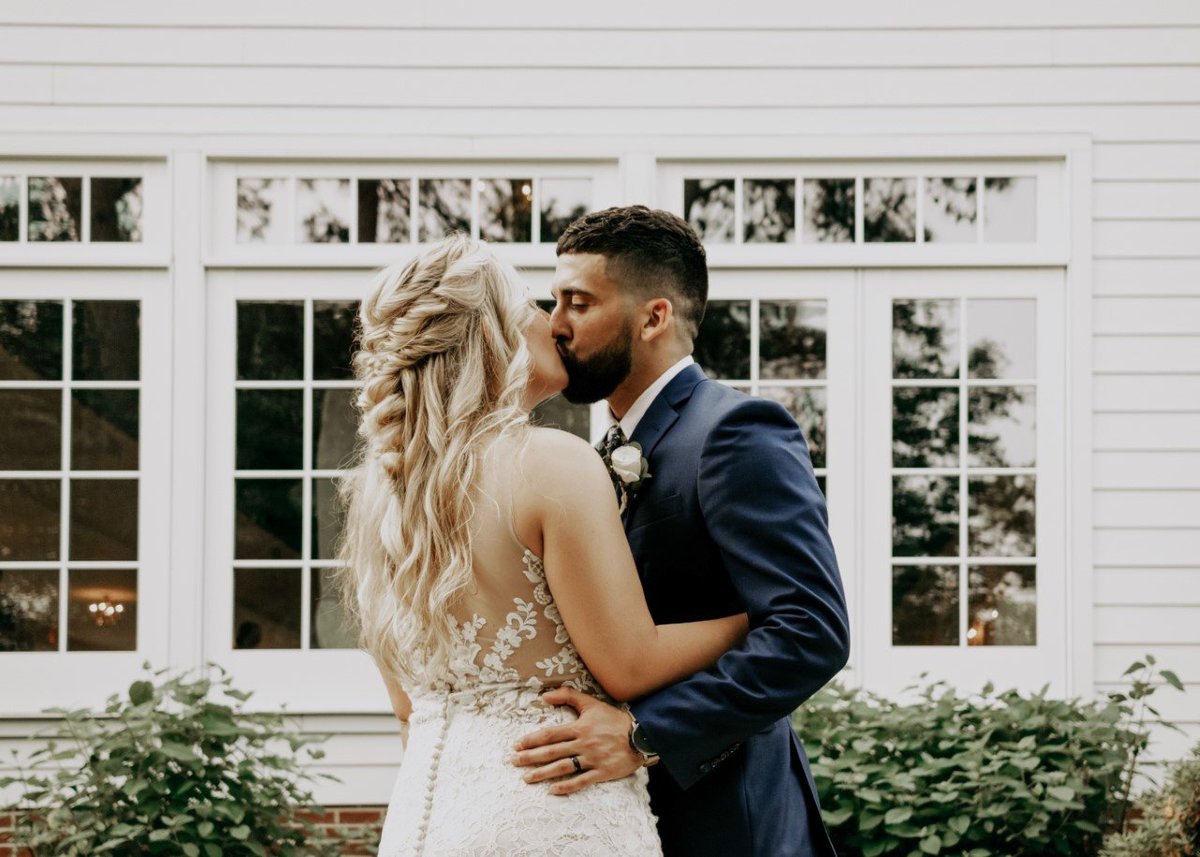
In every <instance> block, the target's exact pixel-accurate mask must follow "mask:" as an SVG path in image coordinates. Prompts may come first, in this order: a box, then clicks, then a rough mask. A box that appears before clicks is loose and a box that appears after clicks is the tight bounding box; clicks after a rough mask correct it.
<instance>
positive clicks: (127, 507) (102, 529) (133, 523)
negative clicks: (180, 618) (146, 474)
mask: <svg viewBox="0 0 1200 857" xmlns="http://www.w3.org/2000/svg"><path fill="white" fill-rule="evenodd" d="M137 519H138V483H137V480H136V479H72V480H71V545H70V557H71V559H84V560H127V559H137V550H138V544H137Z"/></svg>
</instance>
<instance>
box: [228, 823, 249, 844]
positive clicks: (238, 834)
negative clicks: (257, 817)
mask: <svg viewBox="0 0 1200 857" xmlns="http://www.w3.org/2000/svg"><path fill="white" fill-rule="evenodd" d="M229 835H230V836H232V837H233V838H234V839H238V840H242V839H245V838H246V837H248V836H249V835H250V828H249V827H248V826H246V825H245V824H239V825H238V826H237V827H235V828H233V829H232V830H230V831H229Z"/></svg>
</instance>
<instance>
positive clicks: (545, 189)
mask: <svg viewBox="0 0 1200 857" xmlns="http://www.w3.org/2000/svg"><path fill="white" fill-rule="evenodd" d="M541 194H542V198H541V209H542V210H541V218H542V241H543V242H544V243H545V242H550V243H553V242H556V241H558V237H559V236H560V235H562V233H563V230H564V229H566V228H567V227H568V226H569V225H570V224H571V221H573V220H575V219H576V218H578V217H582V216H583V215H584V214H586V213H587V212H588V211H589V210H590V209H591V207H592V180H591V179H542V180H541Z"/></svg>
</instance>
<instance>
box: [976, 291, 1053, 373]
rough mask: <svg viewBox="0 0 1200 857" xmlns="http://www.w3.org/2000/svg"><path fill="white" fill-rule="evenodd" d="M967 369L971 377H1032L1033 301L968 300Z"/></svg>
mask: <svg viewBox="0 0 1200 857" xmlns="http://www.w3.org/2000/svg"><path fill="white" fill-rule="evenodd" d="M967 370H968V372H969V377H971V378H1034V377H1036V375H1037V302H1036V301H1035V300H1033V299H1020V300H1018V299H1012V298H999V299H993V298H972V299H970V300H968V301H967Z"/></svg>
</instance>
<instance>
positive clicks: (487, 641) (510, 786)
mask: <svg viewBox="0 0 1200 857" xmlns="http://www.w3.org/2000/svg"><path fill="white" fill-rule="evenodd" d="M522 566H523V568H522V571H521V573H520V574H519V575H518V574H512V575H509V576H504V577H503V578H502V579H500V580H497V581H494V582H491V585H489V581H487V580H486V579H485V580H480V581H478V585H477V587H476V588H475V590H474V591H473V592H472V593H471V595H470V596H469V597H468V598H467V599H466V601H465V603H464V605H463V606H462V607H461V608H460V610H461V611H462V615H458V616H457V631H456V634H455V645H454V651H453V653H452V657H451V661H450V665H449V668H448V669H447V671H446V673H445V675H440V676H436V677H429V678H428V679H427V680H426V681H425V682H424V683H423V684H422V686H419V687H409V688H406V690H407V691H408V694H409V696H410V698H411V699H412V703H413V712H412V716H411V717H410V719H409V737H408V747H407V748H406V750H405V753H404V762H403V764H402V765H401V769H400V773H399V775H398V777H397V779H396V784H395V788H394V789H393V792H392V798H391V802H390V804H389V806H388V811H387V817H386V819H385V821H384V827H383V838H382V841H381V842H380V846H379V857H399V855H404V857H412V855H430V857H434V855H436V857H459V855H472V857H483V855H497V856H498V855H506V857H507V856H508V855H522V857H537V855H545V857H550V855H555V857H576V855H578V857H582V855H593V854H597V855H598V854H604V855H638V857H646V855H650V856H651V857H652V855H660V854H661V853H662V852H661V847H660V845H659V840H658V834H657V832H656V830H655V824H654V816H653V815H652V814H651V812H650V800H649V796H648V794H647V792H646V771H645V770H644V769H643V770H639V771H637V772H636V774H635V775H634V776H632V777H626V778H625V779H623V780H618V781H615V782H609V783H600V784H598V785H594V786H592V787H590V788H587V789H584V790H583V791H581V792H578V793H576V794H573V795H567V796H558V795H552V794H550V792H549V784H548V783H537V784H533V785H530V784H528V783H526V782H524V780H523V779H522V775H523V773H524V771H523V770H522V769H518V768H515V767H513V766H512V765H511V764H510V763H509V762H508V761H507V757H508V756H509V754H510V753H512V748H513V744H514V743H515V742H516V741H517V739H519V738H520V737H521V736H523V735H526V734H528V733H529V732H532V731H534V730H536V729H539V728H541V727H543V726H547V725H551V724H557V723H566V722H569V721H571V720H573V719H574V718H575V716H576V715H575V712H574V711H573V710H572V709H569V708H556V707H554V706H551V705H548V704H547V703H545V702H544V701H543V700H542V699H541V697H540V694H541V692H542V691H544V690H548V689H550V688H552V687H558V686H564V685H565V686H568V687H573V688H575V689H577V690H581V691H584V692H587V693H591V694H594V695H599V696H602V697H603V696H604V694H603V691H602V690H601V688H600V686H599V685H598V684H597V683H596V681H595V679H593V678H592V675H591V673H589V672H588V670H587V667H586V666H585V665H584V663H583V661H582V660H581V659H580V657H579V655H578V653H577V652H576V651H575V647H574V646H573V645H572V644H571V640H570V638H569V637H568V635H567V631H566V628H565V627H564V626H563V623H562V619H561V618H560V617H559V614H558V609H557V608H556V607H555V604H554V599H553V598H552V597H551V594H550V590H549V588H548V587H547V585H546V575H545V570H544V568H543V566H542V561H541V559H540V558H539V557H538V556H537V555H536V554H534V553H533V552H532V551H530V550H528V549H526V550H525V552H524V556H523V558H522Z"/></svg>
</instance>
